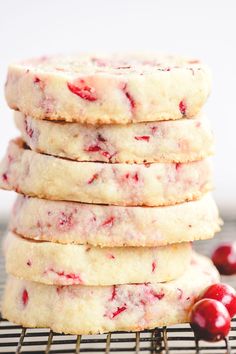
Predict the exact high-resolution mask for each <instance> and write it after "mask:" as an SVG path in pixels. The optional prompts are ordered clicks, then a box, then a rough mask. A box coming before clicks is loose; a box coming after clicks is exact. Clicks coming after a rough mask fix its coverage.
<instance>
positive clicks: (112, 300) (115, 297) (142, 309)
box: [2, 255, 219, 334]
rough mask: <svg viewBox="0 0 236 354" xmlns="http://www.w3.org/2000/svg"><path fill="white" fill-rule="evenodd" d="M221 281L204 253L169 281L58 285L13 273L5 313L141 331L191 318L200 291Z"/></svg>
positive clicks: (22, 320)
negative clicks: (191, 310) (183, 271)
mask: <svg viewBox="0 0 236 354" xmlns="http://www.w3.org/2000/svg"><path fill="white" fill-rule="evenodd" d="M218 281H219V274H218V272H217V271H216V269H215V267H214V266H213V264H212V263H211V261H210V260H209V259H207V258H205V257H203V256H199V255H195V256H194V257H193V259H192V262H191V265H190V266H189V267H188V268H186V272H185V273H184V274H183V275H182V276H181V277H180V278H178V279H176V280H174V281H171V282H167V283H144V284H129V285H128V284H126V285H118V286H115V285H114V286H104V287H90V286H82V285H71V286H53V285H45V284H40V283H35V282H31V281H26V280H21V279H17V278H13V277H9V279H8V282H7V285H6V289H5V296H4V299H3V306H2V314H3V317H4V318H7V319H8V320H10V321H11V322H14V323H17V324H20V325H23V326H25V327H49V328H51V329H52V330H53V331H55V332H63V333H71V334H92V333H94V334H95V333H104V332H108V331H111V332H113V331H140V330H143V329H149V328H150V329H151V328H155V327H160V326H167V325H174V324H177V323H183V322H188V320H189V311H190V309H191V307H192V305H193V304H194V302H195V301H196V299H197V297H198V296H199V295H200V294H201V293H202V291H203V290H205V288H206V287H208V286H209V285H211V284H213V283H216V282H218Z"/></svg>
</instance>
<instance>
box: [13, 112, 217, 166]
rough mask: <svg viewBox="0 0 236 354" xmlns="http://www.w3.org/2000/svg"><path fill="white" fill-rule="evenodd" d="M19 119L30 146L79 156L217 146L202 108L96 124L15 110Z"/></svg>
mask: <svg viewBox="0 0 236 354" xmlns="http://www.w3.org/2000/svg"><path fill="white" fill-rule="evenodd" d="M15 122H16V125H17V127H18V129H19V130H20V132H21V134H22V137H23V139H24V141H25V142H26V143H27V145H28V146H30V148H31V149H32V150H34V151H37V152H42V153H46V154H48V155H54V156H60V157H65V158H68V159H71V160H77V161H101V162H112V163H117V162H128V163H134V162H136V163H143V162H189V161H196V160H200V159H202V158H204V157H207V156H209V155H212V154H213V152H214V145H213V135H212V131H211V127H210V123H209V121H208V119H207V118H206V117H205V116H204V115H203V114H202V115H199V116H198V117H196V118H194V119H180V120H176V121H162V122H149V123H137V124H128V125H121V124H119V125H100V126H99V125H94V126H92V125H85V124H79V123H62V122H56V121H54V122H52V121H47V120H38V119H34V118H32V117H30V116H25V115H24V114H22V113H20V112H15ZM121 137H122V139H121Z"/></svg>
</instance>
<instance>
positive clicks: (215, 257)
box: [211, 242, 236, 275]
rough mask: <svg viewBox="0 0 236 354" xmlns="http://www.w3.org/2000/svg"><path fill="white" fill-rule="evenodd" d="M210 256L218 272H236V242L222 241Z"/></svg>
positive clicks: (228, 273) (230, 273)
mask: <svg viewBox="0 0 236 354" xmlns="http://www.w3.org/2000/svg"><path fill="white" fill-rule="evenodd" d="M211 258H212V261H213V263H214V264H215V266H216V268H217V269H218V270H219V272H220V274H223V275H232V274H236V242H232V243H222V244H221V245H220V246H219V247H217V248H216V249H215V251H214V252H213V254H212V257H211Z"/></svg>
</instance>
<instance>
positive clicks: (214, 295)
mask: <svg viewBox="0 0 236 354" xmlns="http://www.w3.org/2000/svg"><path fill="white" fill-rule="evenodd" d="M201 299H214V300H217V301H220V302H221V303H222V304H223V305H224V306H225V307H226V308H227V310H228V312H229V314H230V316H231V317H233V316H234V315H235V314H236V291H235V289H234V288H232V286H230V285H228V284H212V285H210V286H209V287H208V288H207V289H206V290H205V291H204V293H203V294H202V296H201Z"/></svg>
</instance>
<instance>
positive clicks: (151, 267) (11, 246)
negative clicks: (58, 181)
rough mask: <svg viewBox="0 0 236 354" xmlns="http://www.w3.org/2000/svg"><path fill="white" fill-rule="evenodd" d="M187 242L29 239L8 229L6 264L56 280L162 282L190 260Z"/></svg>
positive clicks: (17, 272) (32, 276)
mask: <svg viewBox="0 0 236 354" xmlns="http://www.w3.org/2000/svg"><path fill="white" fill-rule="evenodd" d="M191 251H192V248H191V243H178V244H173V245H168V246H163V247H155V248H151V247H119V248H118V247H113V248H106V247H104V248H100V247H88V246H86V245H71V244H69V245H64V244H59V243H53V242H45V241H32V240H27V239H25V238H23V237H20V236H17V235H16V234H13V233H9V234H8V235H7V237H6V240H5V257H6V270H7V272H8V273H9V274H12V275H14V276H16V277H18V278H22V279H27V280H32V281H36V282H39V283H45V284H57V285H71V284H83V285H96V286H98V285H113V284H126V283H130V284H132V283H138V284H139V283H145V282H154V283H156V282H165V281H170V280H172V279H176V278H178V277H179V276H180V275H181V274H183V273H184V271H185V269H186V268H187V267H188V266H189V263H190V258H191Z"/></svg>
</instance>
